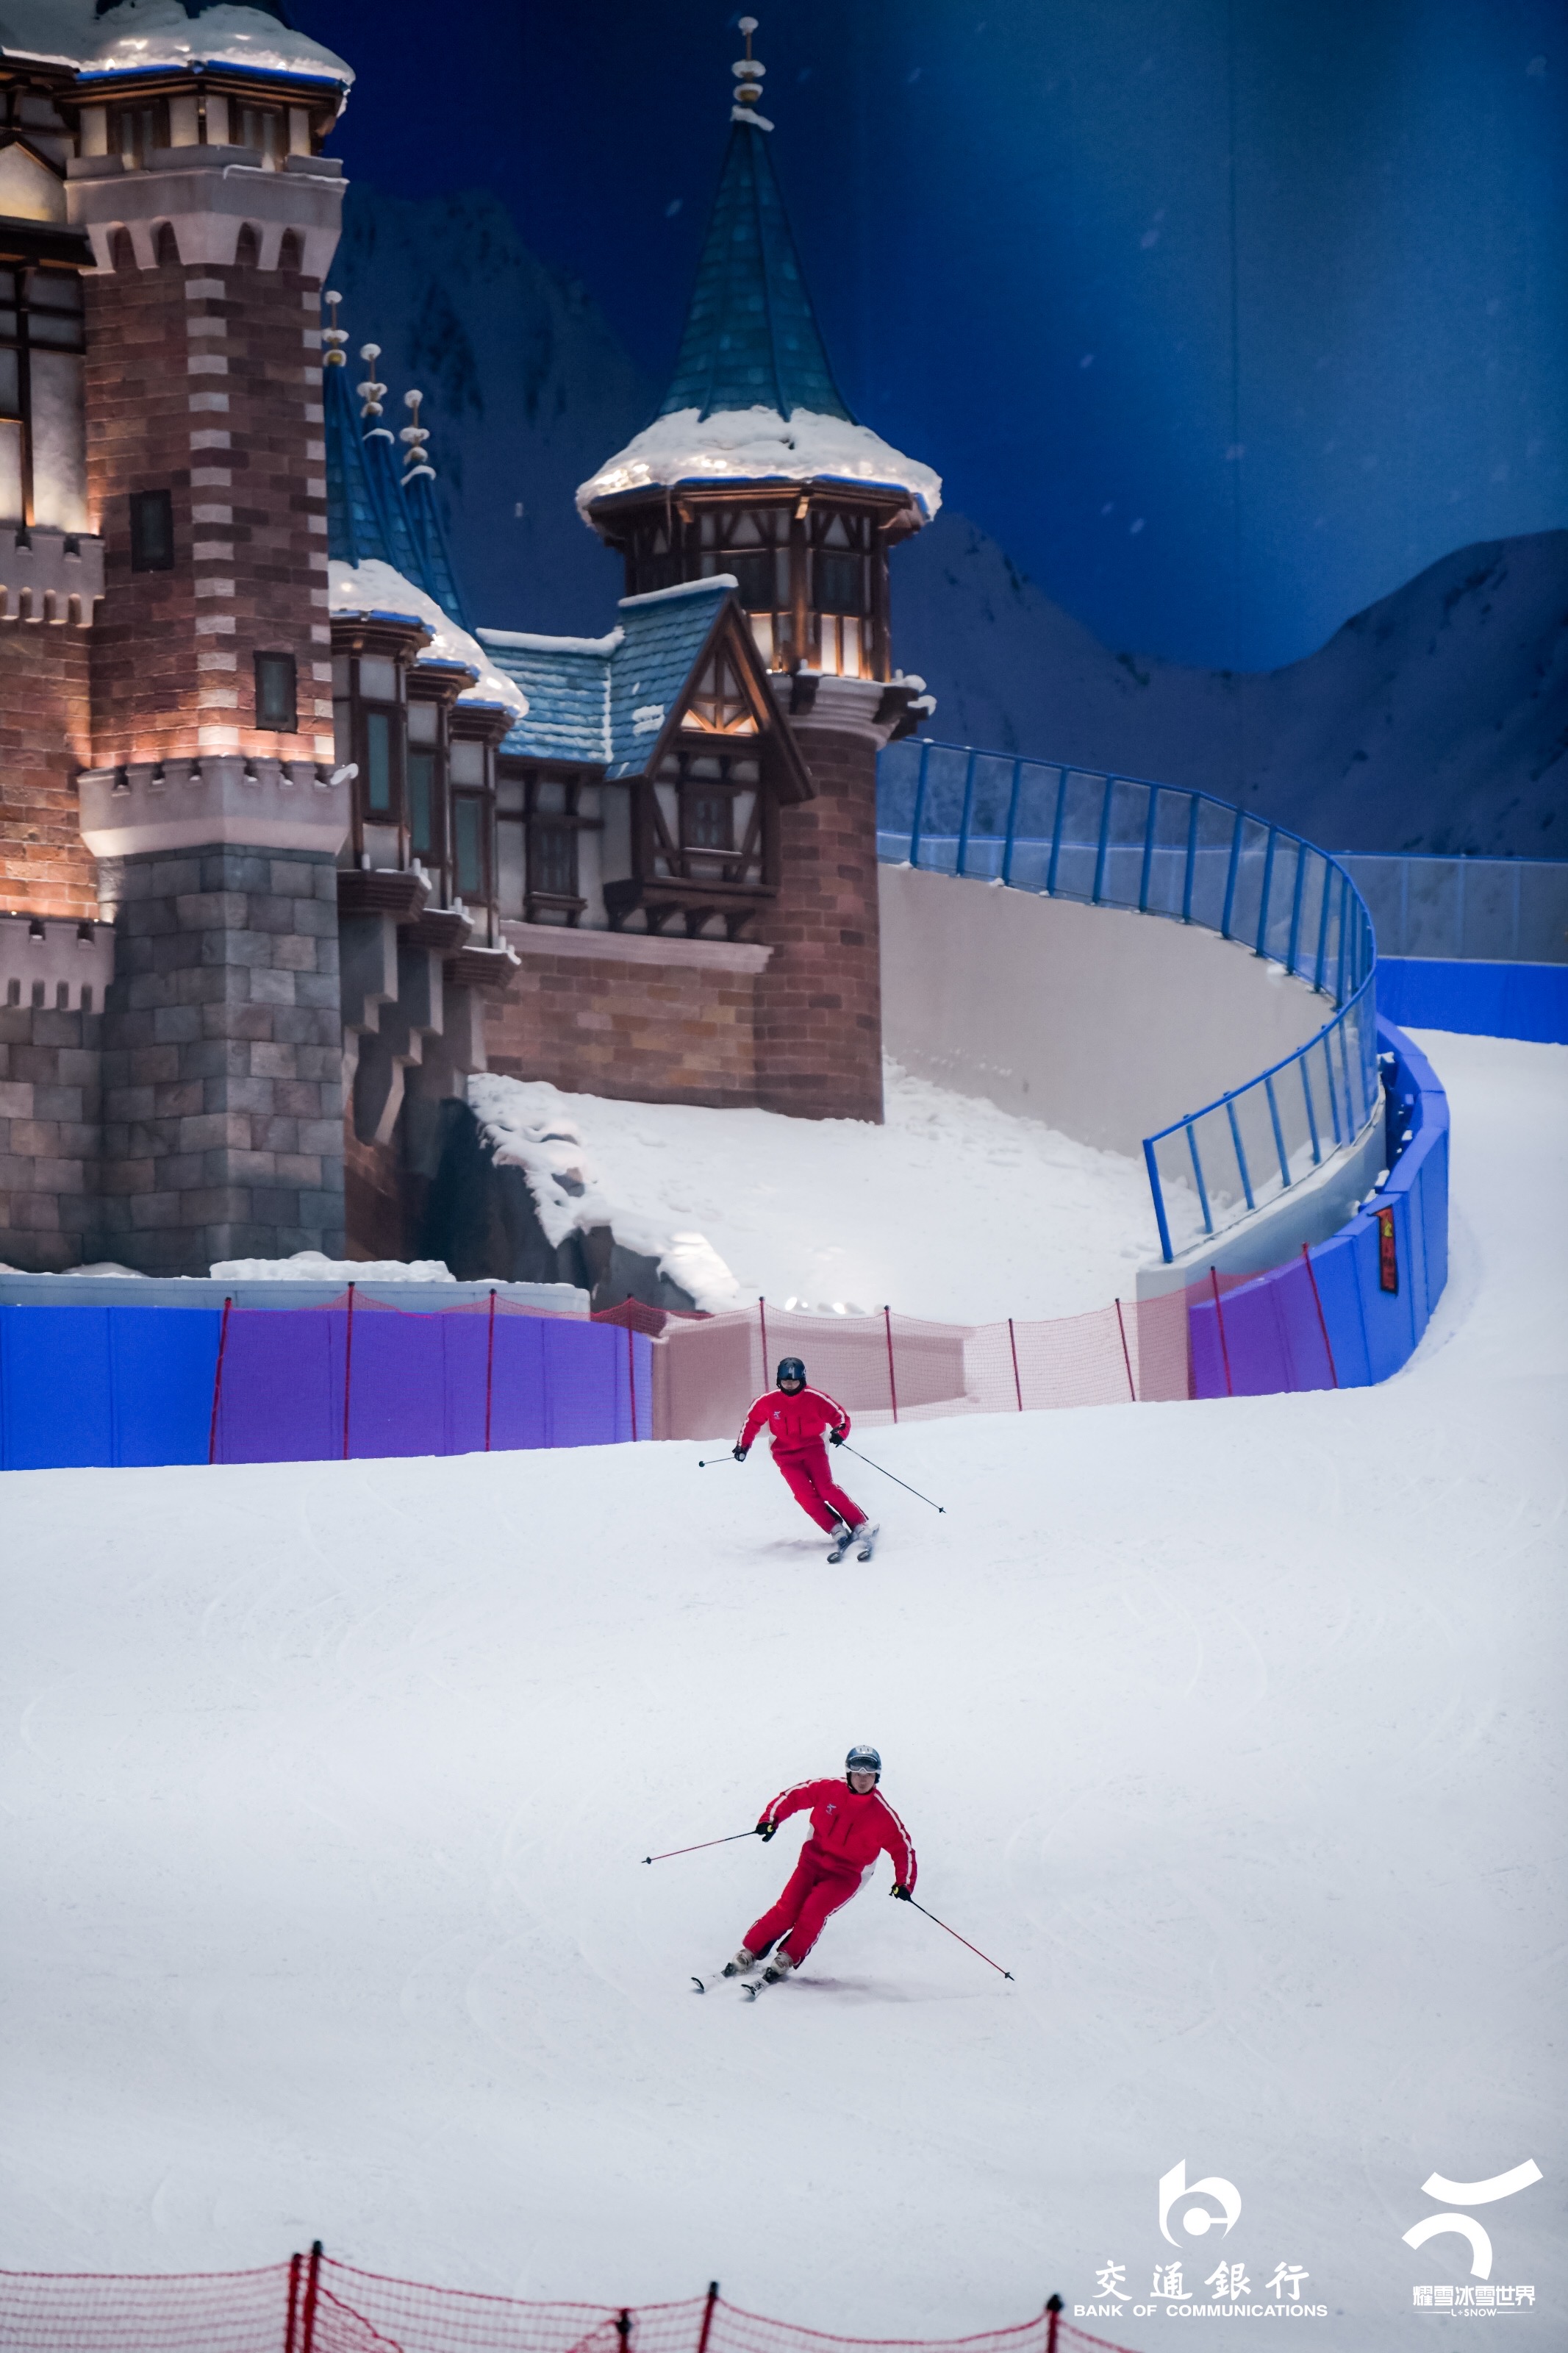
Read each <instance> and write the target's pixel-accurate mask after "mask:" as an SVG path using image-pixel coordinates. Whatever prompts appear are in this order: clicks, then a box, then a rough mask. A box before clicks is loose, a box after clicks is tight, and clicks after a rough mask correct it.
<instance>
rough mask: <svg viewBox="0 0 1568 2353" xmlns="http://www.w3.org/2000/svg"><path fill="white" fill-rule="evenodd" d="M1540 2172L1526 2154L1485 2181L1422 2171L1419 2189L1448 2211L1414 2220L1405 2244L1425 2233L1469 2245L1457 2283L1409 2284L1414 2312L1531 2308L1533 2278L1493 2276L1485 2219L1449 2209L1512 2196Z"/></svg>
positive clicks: (1417, 2242) (1422, 2239)
mask: <svg viewBox="0 0 1568 2353" xmlns="http://www.w3.org/2000/svg"><path fill="white" fill-rule="evenodd" d="M1541 2178H1542V2176H1541V2168H1540V2167H1539V2166H1538V2165H1537V2164H1536V2162H1535V2160H1534V2158H1528V2157H1527V2158H1525V2160H1524V2163H1523V2164H1522V2165H1516V2166H1514V2167H1513V2168H1511V2169H1510V2171H1509V2172H1507V2173H1494V2174H1492V2175H1491V2176H1490V2177H1489V2179H1487V2180H1485V2181H1450V2180H1449V2179H1448V2178H1447V2174H1443V2173H1429V2174H1428V2175H1427V2177H1426V2180H1425V2181H1424V2182H1423V2183H1422V2184H1421V2195H1422V2196H1423V2198H1440V2199H1443V2200H1446V2201H1447V2209H1448V2210H1449V2211H1445V2212H1443V2213H1441V2214H1428V2215H1427V2216H1426V2220H1425V2221H1421V2222H1415V2223H1413V2224H1412V2225H1411V2227H1410V2229H1409V2230H1408V2231H1406V2232H1405V2245H1406V2246H1407V2247H1424V2246H1425V2245H1426V2242H1427V2240H1428V2239H1442V2238H1447V2237H1450V2236H1451V2237H1454V2238H1456V2239H1463V2240H1464V2242H1465V2243H1466V2245H1467V2246H1468V2248H1469V2251H1470V2276H1469V2279H1468V2281H1465V2280H1461V2281H1459V2282H1458V2284H1457V2285H1455V2284H1449V2283H1448V2282H1447V2281H1444V2280H1428V2281H1425V2282H1423V2283H1422V2284H1419V2285H1413V2286H1412V2288H1411V2295H1412V2297H1413V2299H1414V2301H1415V2309H1416V2311H1417V2312H1446V2313H1448V2314H1449V2315H1451V2316H1452V2315H1458V2316H1459V2317H1460V2318H1468V2317H1470V2316H1474V2315H1477V2314H1479V2313H1483V2312H1484V2313H1486V2314H1488V2315H1490V2314H1492V2313H1498V2312H1530V2311H1532V2310H1533V2309H1534V2306H1535V2288H1534V2285H1533V2284H1532V2283H1530V2282H1521V2281H1510V2282H1508V2283H1506V2284H1505V2283H1504V2282H1502V2281H1499V2280H1494V2279H1493V2278H1492V2242H1491V2233H1490V2232H1489V2230H1488V2229H1487V2227H1486V2225H1485V2223H1484V2222H1478V2221H1477V2220H1476V2218H1475V2216H1474V2215H1473V2214H1458V2213H1455V2212H1453V2211H1451V2210H1452V2209H1453V2208H1454V2207H1456V2206H1459V2205H1465V2206H1491V2205H1495V2204H1496V2202H1497V2200H1499V2199H1500V2198H1511V2197H1513V2196H1514V2194H1515V2192H1516V2191H1518V2190H1521V2189H1530V2187H1531V2184H1532V2183H1534V2182H1537V2181H1539V2180H1540V2179H1541Z"/></svg>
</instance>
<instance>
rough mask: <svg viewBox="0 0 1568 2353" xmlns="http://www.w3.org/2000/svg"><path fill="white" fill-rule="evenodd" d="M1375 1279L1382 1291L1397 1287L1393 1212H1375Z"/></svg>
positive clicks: (1397, 1274)
mask: <svg viewBox="0 0 1568 2353" xmlns="http://www.w3.org/2000/svg"><path fill="white" fill-rule="evenodd" d="M1377 1279H1378V1282H1379V1283H1380V1285H1381V1286H1382V1288H1383V1289H1384V1291H1397V1290H1398V1288H1399V1252H1398V1250H1397V1248H1396V1246H1395V1243H1394V1212H1393V1210H1392V1209H1379V1211H1378V1213H1377Z"/></svg>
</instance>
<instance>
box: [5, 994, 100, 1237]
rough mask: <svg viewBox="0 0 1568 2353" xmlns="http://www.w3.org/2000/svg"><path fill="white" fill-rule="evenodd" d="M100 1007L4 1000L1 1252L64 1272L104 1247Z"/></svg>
mask: <svg viewBox="0 0 1568 2353" xmlns="http://www.w3.org/2000/svg"><path fill="white" fill-rule="evenodd" d="M102 1027H103V1017H102V1016H101V1015H100V1014H96V1013H92V1014H84V1013H52V1012H51V1013H46V1012H35V1011H34V1010H32V1009H31V1008H28V1007H26V1006H21V1005H11V1006H0V1261H4V1262H5V1264H6V1265H7V1266H16V1267H20V1268H21V1270H22V1271H23V1272H24V1273H25V1274H54V1273H58V1271H59V1270H60V1269H61V1268H62V1267H68V1266H79V1265H80V1264H81V1263H82V1261H83V1259H84V1257H85V1258H89V1259H90V1258H92V1257H96V1256H97V1255H98V1254H99V1253H98V1252H97V1251H96V1250H95V1249H94V1248H93V1247H92V1242H91V1237H92V1235H93V1232H94V1229H95V1227H96V1223H97V1217H98V1199H97V1187H98V1177H99V1126H98V1118H99V1080H100V1051H99V1049H100V1037H101V1032H102Z"/></svg>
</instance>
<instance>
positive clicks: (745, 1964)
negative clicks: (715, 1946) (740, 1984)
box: [723, 1945, 757, 1978]
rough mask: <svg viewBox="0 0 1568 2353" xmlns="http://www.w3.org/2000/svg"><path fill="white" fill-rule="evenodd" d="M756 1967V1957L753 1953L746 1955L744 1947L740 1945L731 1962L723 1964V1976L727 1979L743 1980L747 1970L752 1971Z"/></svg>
mask: <svg viewBox="0 0 1568 2353" xmlns="http://www.w3.org/2000/svg"><path fill="white" fill-rule="evenodd" d="M756 1966H757V1957H756V1955H755V1953H748V1952H747V1950H746V1947H744V1945H742V1947H741V1949H740V1951H739V1952H738V1953H737V1954H736V1956H735V1957H734V1959H733V1960H732V1961H726V1962H725V1964H724V1970H723V1974H724V1975H725V1976H726V1977H727V1978H743V1977H744V1976H745V1975H746V1972H747V1971H748V1969H754V1968H756Z"/></svg>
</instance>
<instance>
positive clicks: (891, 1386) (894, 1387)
mask: <svg viewBox="0 0 1568 2353" xmlns="http://www.w3.org/2000/svg"><path fill="white" fill-rule="evenodd" d="M882 1322H883V1324H884V1325H885V1326H886V1327H887V1334H888V1394H889V1397H890V1398H892V1400H893V1419H894V1420H895V1421H897V1419H898V1418H899V1385H898V1383H897V1381H896V1380H895V1379H894V1378H893V1311H892V1309H891V1308H890V1307H884V1308H883V1310H882Z"/></svg>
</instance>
